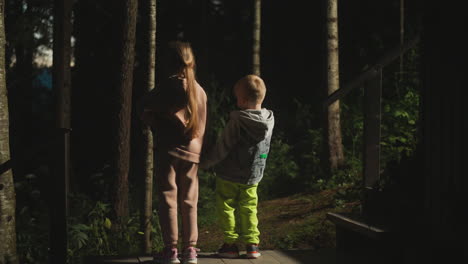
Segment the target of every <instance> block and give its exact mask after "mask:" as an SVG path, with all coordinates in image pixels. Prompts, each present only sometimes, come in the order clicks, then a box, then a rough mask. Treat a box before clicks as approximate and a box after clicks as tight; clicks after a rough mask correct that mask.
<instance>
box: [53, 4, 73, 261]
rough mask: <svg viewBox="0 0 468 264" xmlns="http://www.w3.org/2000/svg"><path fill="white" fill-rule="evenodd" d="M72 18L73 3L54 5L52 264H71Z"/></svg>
mask: <svg viewBox="0 0 468 264" xmlns="http://www.w3.org/2000/svg"><path fill="white" fill-rule="evenodd" d="M71 14H72V0H55V1H54V36H53V38H54V39H53V44H54V50H53V89H54V95H55V106H56V111H55V113H56V128H57V130H58V136H59V140H58V142H59V144H57V145H56V149H55V155H56V156H55V159H54V161H55V162H54V164H53V167H54V170H53V171H54V173H53V180H52V181H51V185H52V188H53V192H52V193H53V196H52V200H51V201H52V206H51V221H50V224H51V228H52V229H53V230H54V232H52V233H51V237H50V253H51V254H50V258H51V263H65V262H66V261H67V249H68V241H67V216H68V181H69V175H70V167H69V164H70V116H71V71H70V60H71V31H72V24H71Z"/></svg>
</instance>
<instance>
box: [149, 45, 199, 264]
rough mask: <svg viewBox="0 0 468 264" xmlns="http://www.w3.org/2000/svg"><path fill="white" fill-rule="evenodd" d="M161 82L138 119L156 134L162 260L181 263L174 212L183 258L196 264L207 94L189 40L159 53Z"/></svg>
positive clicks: (155, 153) (151, 93) (160, 256)
mask: <svg viewBox="0 0 468 264" xmlns="http://www.w3.org/2000/svg"><path fill="white" fill-rule="evenodd" d="M161 54H162V63H161V68H162V69H161V70H163V71H164V74H163V75H164V76H163V77H162V78H160V85H159V87H157V89H153V90H152V91H151V92H150V93H149V94H148V95H147V96H145V97H144V99H143V103H142V106H143V109H142V111H141V115H140V116H141V119H142V120H143V122H144V123H145V124H147V125H150V126H151V128H152V129H153V131H154V133H155V151H154V156H155V180H156V185H157V191H158V195H159V221H160V225H161V231H162V236H163V241H164V244H165V247H164V249H163V251H162V252H161V253H160V254H159V261H160V262H161V263H180V261H179V259H178V257H177V256H178V255H177V243H178V237H179V232H178V226H177V223H178V222H177V212H178V207H179V208H180V214H181V220H182V221H181V222H182V240H183V241H182V242H183V252H182V261H183V263H190V264H192V263H197V253H196V252H197V251H198V249H197V248H195V245H196V243H197V239H198V227H197V202H198V175H197V171H198V163H199V161H200V152H201V148H202V143H203V135H204V132H205V124H206V100H207V98H206V94H205V91H204V90H203V88H202V87H201V86H200V85H199V84H198V82H197V81H196V79H195V58H194V55H193V51H192V48H191V47H190V44H189V43H186V42H181V41H175V42H170V43H169V45H168V49H167V50H165V51H163V52H161Z"/></svg>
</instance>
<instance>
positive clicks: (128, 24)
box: [112, 0, 138, 224]
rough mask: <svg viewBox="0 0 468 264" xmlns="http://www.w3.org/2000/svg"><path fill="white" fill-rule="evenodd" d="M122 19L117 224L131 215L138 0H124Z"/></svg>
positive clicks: (116, 156)
mask: <svg viewBox="0 0 468 264" xmlns="http://www.w3.org/2000/svg"><path fill="white" fill-rule="evenodd" d="M120 3H121V4H122V11H123V19H122V27H121V28H122V31H121V34H122V35H121V51H120V64H119V69H118V70H117V71H116V78H117V80H118V83H117V85H116V86H117V87H116V88H117V93H118V94H117V96H116V102H115V103H116V115H117V116H116V117H117V119H116V122H117V124H116V129H117V133H116V136H115V138H114V144H113V157H112V166H113V170H114V176H115V184H114V190H113V197H112V198H113V206H114V207H113V208H114V213H115V217H116V220H117V223H118V224H120V223H121V222H120V221H121V220H122V219H124V218H126V217H127V216H128V213H129V212H128V172H129V166H130V126H131V107H132V87H133V68H134V61H135V35H136V17H137V9H138V1H137V0H122V1H121V2H120Z"/></svg>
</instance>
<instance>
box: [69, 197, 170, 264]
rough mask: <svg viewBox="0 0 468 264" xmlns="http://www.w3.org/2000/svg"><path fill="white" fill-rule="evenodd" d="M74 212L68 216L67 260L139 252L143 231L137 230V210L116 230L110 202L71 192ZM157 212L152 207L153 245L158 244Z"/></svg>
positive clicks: (73, 260) (154, 247)
mask: <svg viewBox="0 0 468 264" xmlns="http://www.w3.org/2000/svg"><path fill="white" fill-rule="evenodd" d="M70 198H71V199H70V200H71V203H72V204H74V205H75V206H76V207H74V209H75V210H74V212H72V215H71V216H70V217H69V222H68V224H69V231H68V236H69V243H70V244H69V249H68V257H69V262H70V263H80V261H81V258H82V257H84V256H99V255H129V254H137V253H140V245H141V241H142V235H143V232H142V231H141V230H140V223H139V214H138V213H133V214H132V215H131V216H130V217H129V218H128V219H126V220H125V221H124V222H123V223H124V224H123V225H122V226H120V229H119V230H116V229H115V227H114V226H113V223H112V221H111V219H110V213H111V212H110V209H111V208H110V204H107V203H104V202H101V201H97V202H94V201H92V200H90V198H89V197H87V196H86V195H83V194H72V195H71V197H70ZM157 219H158V215H157V212H156V210H154V211H153V230H152V236H153V249H154V250H158V249H160V248H162V245H163V243H162V239H161V237H160V233H161V232H160V230H161V229H160V226H159V224H158V222H157Z"/></svg>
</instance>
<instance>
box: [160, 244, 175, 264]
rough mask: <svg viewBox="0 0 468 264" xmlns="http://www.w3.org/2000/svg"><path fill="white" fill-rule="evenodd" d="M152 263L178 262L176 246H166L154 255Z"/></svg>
mask: <svg viewBox="0 0 468 264" xmlns="http://www.w3.org/2000/svg"><path fill="white" fill-rule="evenodd" d="M154 263H158V264H179V263H180V260H179V258H178V257H177V248H176V247H172V246H166V247H164V248H163V250H162V251H161V252H159V253H158V254H156V255H155V256H154Z"/></svg>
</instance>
